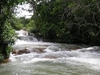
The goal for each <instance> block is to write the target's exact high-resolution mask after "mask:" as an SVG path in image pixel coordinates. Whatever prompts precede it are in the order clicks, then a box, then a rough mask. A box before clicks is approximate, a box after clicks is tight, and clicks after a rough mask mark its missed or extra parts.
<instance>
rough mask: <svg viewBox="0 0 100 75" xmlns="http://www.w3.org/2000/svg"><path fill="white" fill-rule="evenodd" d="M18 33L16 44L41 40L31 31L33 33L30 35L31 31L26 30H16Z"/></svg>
mask: <svg viewBox="0 0 100 75" xmlns="http://www.w3.org/2000/svg"><path fill="white" fill-rule="evenodd" d="M16 34H17V40H16V42H15V44H17V43H18V44H21V43H23V44H25V43H28V42H39V41H38V39H37V38H36V37H35V36H34V34H33V33H31V34H32V35H29V33H28V32H27V31H25V30H20V31H16Z"/></svg>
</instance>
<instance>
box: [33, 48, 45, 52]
mask: <svg viewBox="0 0 100 75" xmlns="http://www.w3.org/2000/svg"><path fill="white" fill-rule="evenodd" d="M44 49H45V48H33V50H32V52H36V53H45V52H46V51H44Z"/></svg>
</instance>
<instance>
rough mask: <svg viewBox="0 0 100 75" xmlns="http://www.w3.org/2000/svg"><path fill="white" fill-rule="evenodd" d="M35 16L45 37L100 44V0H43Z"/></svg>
mask: <svg viewBox="0 0 100 75" xmlns="http://www.w3.org/2000/svg"><path fill="white" fill-rule="evenodd" d="M34 14H35V15H34V20H35V23H36V25H37V27H38V30H39V31H40V33H41V34H42V35H43V37H44V38H48V39H55V40H57V39H58V40H57V41H59V42H68V43H86V44H94V45H99V44H100V39H99V38H100V16H99V15H100V1H99V0H50V1H45V0H42V1H41V2H40V3H36V7H35V12H34Z"/></svg>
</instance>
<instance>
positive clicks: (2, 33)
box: [0, 0, 25, 61]
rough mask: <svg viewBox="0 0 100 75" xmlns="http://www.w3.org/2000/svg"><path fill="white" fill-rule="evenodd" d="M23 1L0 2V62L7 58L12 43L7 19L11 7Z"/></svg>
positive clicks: (11, 31)
mask: <svg viewBox="0 0 100 75" xmlns="http://www.w3.org/2000/svg"><path fill="white" fill-rule="evenodd" d="M23 1H25V0H0V61H3V60H4V59H7V58H9V54H10V50H11V48H10V47H11V45H12V44H13V43H14V33H13V32H14V31H13V29H12V27H11V25H10V22H9V19H10V17H11V15H12V10H13V7H14V6H16V5H17V4H19V3H22V2H23Z"/></svg>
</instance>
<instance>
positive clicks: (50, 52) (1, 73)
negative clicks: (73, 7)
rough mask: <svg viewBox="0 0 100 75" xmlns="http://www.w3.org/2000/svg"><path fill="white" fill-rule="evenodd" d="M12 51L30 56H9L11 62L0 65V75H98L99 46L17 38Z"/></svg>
mask: <svg viewBox="0 0 100 75" xmlns="http://www.w3.org/2000/svg"><path fill="white" fill-rule="evenodd" d="M19 33H20V32H19ZM20 35H21V37H23V36H22V34H20ZM18 36H19V35H18ZM24 37H29V36H28V34H25V35H24ZM35 39H36V38H35ZM13 48H14V49H15V50H17V51H18V50H23V49H25V48H26V49H27V50H29V51H30V53H23V54H11V56H10V60H11V62H9V63H6V64H1V65H0V75H100V47H99V46H93V47H87V46H84V45H73V44H60V43H50V42H39V41H33V40H31V41H30V40H27V41H26V40H23V39H20V40H19V41H18V40H17V41H16V43H15V45H14V46H13Z"/></svg>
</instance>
